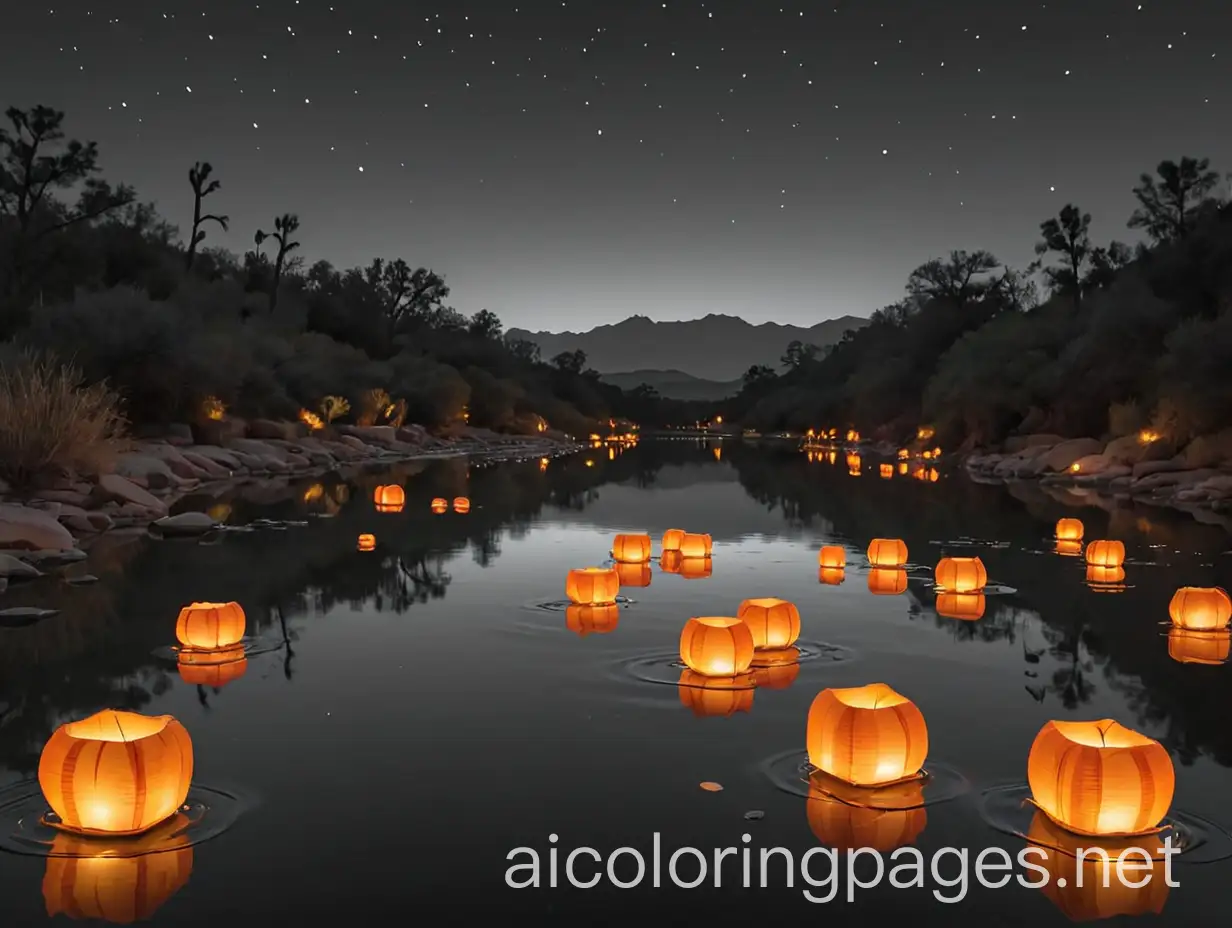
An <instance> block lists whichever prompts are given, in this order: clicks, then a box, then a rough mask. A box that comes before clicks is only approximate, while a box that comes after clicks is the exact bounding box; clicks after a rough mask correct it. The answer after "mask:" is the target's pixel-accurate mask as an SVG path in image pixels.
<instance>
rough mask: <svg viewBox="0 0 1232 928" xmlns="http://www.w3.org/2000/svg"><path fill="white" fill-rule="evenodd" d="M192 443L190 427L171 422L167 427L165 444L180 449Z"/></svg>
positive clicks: (181, 423)
mask: <svg viewBox="0 0 1232 928" xmlns="http://www.w3.org/2000/svg"><path fill="white" fill-rule="evenodd" d="M192 443H193V433H192V426H191V425H187V424H186V423H183V422H172V423H171V424H170V425H168V426H167V444H169V445H177V446H179V447H181V448H184V447H187V446H188V445H191V444H192Z"/></svg>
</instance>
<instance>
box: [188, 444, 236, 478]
mask: <svg viewBox="0 0 1232 928" xmlns="http://www.w3.org/2000/svg"><path fill="white" fill-rule="evenodd" d="M228 457H229V455H228ZM184 460H185V461H187V462H188V463H190V464H192V465H193V466H194V467H196V468H197V469H198V470H200V471H201V473H203V474H204V475H205V476H206V477H207V478H208V479H210V480H226V479H227V478H228V477H230V476H231V468H229V467H223V466H222V465H221V464H219V463H217V462H216V461H211V460H210V459H209V458H207V457H205V455H202V454H197V453H196V452H195V451H190V450H185V451H184ZM236 463H239V462H238V461H237V462H236Z"/></svg>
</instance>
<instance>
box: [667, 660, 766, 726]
mask: <svg viewBox="0 0 1232 928" xmlns="http://www.w3.org/2000/svg"><path fill="white" fill-rule="evenodd" d="M751 682H752V681H751V680H750V679H749V677H748V676H747V675H744V676H732V677H708V676H705V675H703V674H700V673H697V672H696V671H693V670H682V671H681V672H680V682H679V683H678V684H677V690H678V691H679V693H680V704H681V705H682V706H687V707H688V708H690V709H692V710H693V714H694V715H696V716H699V717H704V718H716V717H722V716H728V715H735V714H736V713H737V712H748V711H749V710H751V709H752V708H753V693H754V690H753V688H752V687H751V686H750V685H749V684H750V683H751Z"/></svg>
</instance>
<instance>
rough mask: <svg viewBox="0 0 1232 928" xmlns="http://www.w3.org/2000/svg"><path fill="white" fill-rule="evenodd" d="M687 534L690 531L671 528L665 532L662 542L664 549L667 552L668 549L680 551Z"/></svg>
mask: <svg viewBox="0 0 1232 928" xmlns="http://www.w3.org/2000/svg"><path fill="white" fill-rule="evenodd" d="M686 534H688V533H687V532H685V530H684V529H682V528H669V529H668V530H667V531H666V532H664V533H663V542H662V544H661V548H662V550H663V551H664V552H665V553H666V552H668V551H679V550H680V543H681V542H682V541H684V536H685V535H686Z"/></svg>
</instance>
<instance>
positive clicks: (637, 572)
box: [616, 563, 650, 587]
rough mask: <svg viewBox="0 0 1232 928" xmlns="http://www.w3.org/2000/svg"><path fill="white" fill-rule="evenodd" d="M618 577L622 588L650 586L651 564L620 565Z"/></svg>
mask: <svg viewBox="0 0 1232 928" xmlns="http://www.w3.org/2000/svg"><path fill="white" fill-rule="evenodd" d="M616 576H617V577H618V578H619V579H620V585H621V586H622V587H623V586H628V587H635V586H636V587H642V586H650V564H648V563H641V564H626V563H618V564H617V565H616Z"/></svg>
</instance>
